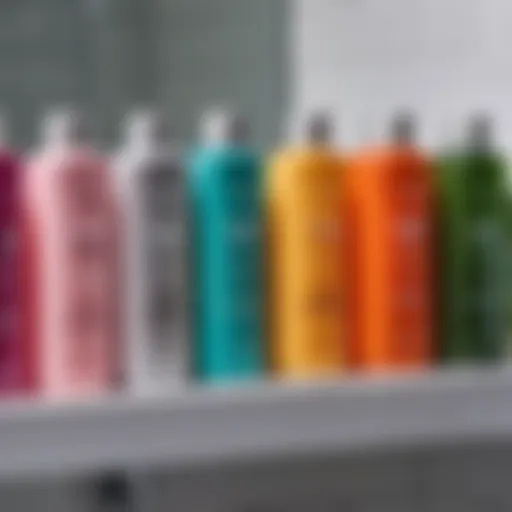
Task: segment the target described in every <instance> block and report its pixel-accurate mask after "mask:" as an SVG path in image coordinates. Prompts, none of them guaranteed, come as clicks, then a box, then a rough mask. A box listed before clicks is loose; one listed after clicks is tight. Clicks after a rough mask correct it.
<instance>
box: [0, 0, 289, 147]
mask: <svg viewBox="0 0 512 512" xmlns="http://www.w3.org/2000/svg"><path fill="white" fill-rule="evenodd" d="M286 14H287V0H258V1H254V0H215V1H211V0H44V1H42V0H4V1H2V2H1V5H0V68H1V69H0V111H1V110H2V107H3V109H5V110H6V111H7V112H8V113H9V112H10V114H11V115H10V117H11V118H12V121H11V124H12V125H13V131H14V135H15V139H16V140H17V141H18V142H20V143H21V144H23V145H28V144H30V143H32V142H33V140H34V139H35V137H36V133H35V130H34V121H35V119H37V117H38V116H39V114H40V113H41V111H44V109H45V108H46V107H47V106H48V105H52V104H55V103H59V102H80V103H83V104H85V105H86V106H88V107H90V108H92V110H93V113H94V117H95V119H96V121H97V124H98V133H99V134H100V136H101V138H102V139H103V140H104V141H105V142H107V143H108V144H111V143H112V142H114V141H115V139H116V126H117V123H118V121H119V120H120V118H122V115H123V112H124V111H125V110H126V109H127V108H130V107H131V106H132V105H134V104H140V103H145V102H155V101H159V102H160V103H161V104H162V105H163V106H164V107H165V108H166V109H167V110H168V111H169V113H170V114H172V115H173V118H174V119H175V124H176V125H177V131H178V133H180V134H182V135H184V136H187V137H190V136H191V135H192V134H193V132H194V129H195V124H196V120H197V116H198V114H199V112H200V110H201V109H202V108H204V107H205V106H208V105H209V104H210V103H211V102H212V101H213V102H231V103H234V104H235V105H237V106H240V107H241V108H243V109H244V110H246V111H248V112H249V113H250V114H251V116H252V117H253V119H254V129H255V135H256V140H257V141H258V142H259V143H263V144H265V143H269V142H270V141H273V140H274V139H275V137H276V135H277V132H278V128H279V123H280V120H281V118H282V115H283V112H284V111H285V109H286V97H287V94H286V93H287V90H286V88H287V69H286V65H287V58H286V48H285V42H286V37H287V18H286Z"/></svg>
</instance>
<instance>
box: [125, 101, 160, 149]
mask: <svg viewBox="0 0 512 512" xmlns="http://www.w3.org/2000/svg"><path fill="white" fill-rule="evenodd" d="M123 131H124V137H125V140H126V141H127V142H128V143H129V144H144V145H160V144H163V143H166V142H168V141H169V139H170V127H169V124H168V123H167V120H166V119H165V116H164V115H163V114H162V113H161V112H159V111H157V110H153V109H137V110H135V111H133V112H131V113H130V114H129V115H128V116H127V117H126V119H125V121H124V127H123Z"/></svg>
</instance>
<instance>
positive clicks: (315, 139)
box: [305, 112, 334, 144]
mask: <svg viewBox="0 0 512 512" xmlns="http://www.w3.org/2000/svg"><path fill="white" fill-rule="evenodd" d="M305 132H306V133H305V135H306V140H307V141H308V142H311V143H313V144H329V143H331V142H332V140H333V137H334V122H333V120H332V117H331V115H329V113H327V112H314V113H313V114H311V115H310V116H309V117H308V119H307V120H306V124H305Z"/></svg>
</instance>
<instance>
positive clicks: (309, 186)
mask: <svg viewBox="0 0 512 512" xmlns="http://www.w3.org/2000/svg"><path fill="white" fill-rule="evenodd" d="M332 131H333V130H332V123H331V120H330V119H329V116H328V115H326V114H323V113H316V114H314V115H312V116H310V118H309V119H308V120H307V122H306V127H305V142H304V144H303V145H302V146H298V147H292V148H289V149H284V150H283V151H281V152H279V153H278V154H277V155H276V156H275V157H274V158H273V159H272V161H271V164H270V166H269V169H268V172H267V187H266V204H267V232H268V239H269V251H270V252H269V256H270V258H269V260H268V265H269V272H268V276H269V285H270V295H269V305H270V308H269V311H270V314H269V319H270V326H269V327H270V329H269V330H270V335H271V354H272V361H273V369H274V371H275V373H276V374H277V376H279V377H292V378H293V377H295V378H304V377H305V378H313V377H322V376H330V375H335V374H336V373H339V372H340V371H341V369H342V367H343V364H344V354H345V347H344V343H345V342H346V339H345V333H344V318H343V316H344V269H343V229H342V224H343V222H342V194H343V190H342V186H343V185H342V181H343V172H344V169H343V162H342V159H341V157H340V155H339V153H338V151H337V150H336V149H335V148H334V147H333V145H332V141H331V138H332Z"/></svg>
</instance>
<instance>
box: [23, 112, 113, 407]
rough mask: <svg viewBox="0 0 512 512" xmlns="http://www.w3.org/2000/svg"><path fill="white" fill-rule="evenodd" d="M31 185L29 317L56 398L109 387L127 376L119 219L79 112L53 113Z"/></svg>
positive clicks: (39, 367)
mask: <svg viewBox="0 0 512 512" xmlns="http://www.w3.org/2000/svg"><path fill="white" fill-rule="evenodd" d="M26 178H27V179H26V181H25V186H24V210H25V222H24V224H25V225H24V230H25V235H24V238H25V246H26V258H25V268H26V272H27V276H29V281H30V283H27V284H26V285H25V286H24V292H25V300H24V308H25V309H24V311H25V320H26V324H27V326H28V336H29V338H30V339H29V341H30V345H31V346H33V347H34V348H35V351H34V353H33V360H32V362H33V372H32V375H33V381H34V384H35V386H36V387H37V389H38V390H39V391H40V392H41V393H42V394H43V395H46V396H48V397H55V398H68V397H69V398H74V397H79V396H91V395H96V394H100V393H104V392H106V391H107V390H109V389H111V388H112V387H113V386H114V385H116V379H118V378H119V377H120V375H119V371H120V367H119V366H118V360H119V350H120V346H119V342H120V339H119V337H120V336H119V335H120V332H119V318H118V313H119V311H118V308H119V299H118V296H119V291H120V289H119V285H120V282H119V271H120V268H119V224H118V222H119V215H118V210H117V205H116V202H115V197H114V187H113V181H112V178H113V176H112V174H111V172H110V170H109V168H108V166H107V164H106V161H105V159H104V158H103V157H102V156H100V155H99V154H98V153H97V152H96V151H95V150H94V149H93V148H92V146H91V144H90V142H89V141H88V133H87V128H86V125H85V120H84V117H83V116H82V114H81V113H79V112H78V111H76V110H71V109H63V110H57V111H53V112H51V113H50V114H49V115H48V116H47V117H46V119H45V121H44V124H43V145H42V147H41V149H40V150H39V151H38V152H37V153H36V154H35V156H34V157H33V158H32V160H31V162H30V165H29V169H28V172H27V176H26Z"/></svg>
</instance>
